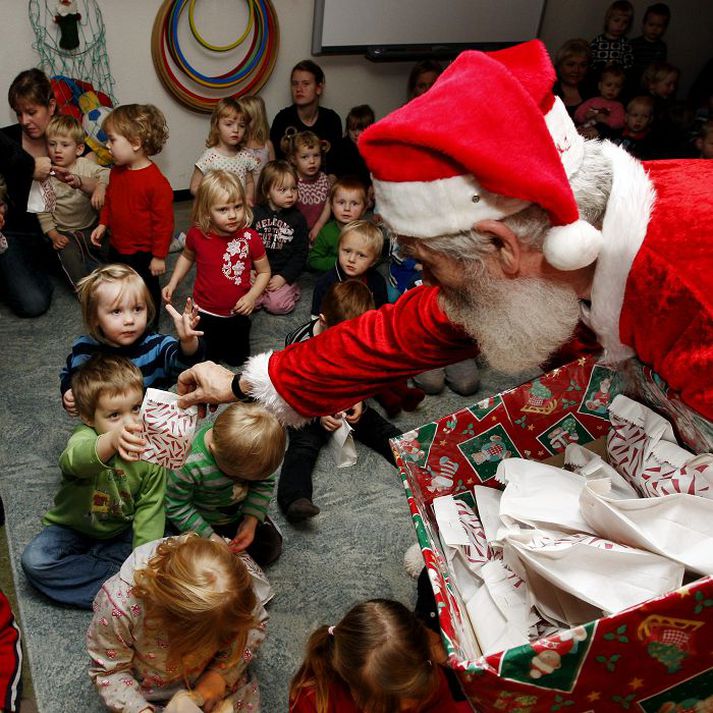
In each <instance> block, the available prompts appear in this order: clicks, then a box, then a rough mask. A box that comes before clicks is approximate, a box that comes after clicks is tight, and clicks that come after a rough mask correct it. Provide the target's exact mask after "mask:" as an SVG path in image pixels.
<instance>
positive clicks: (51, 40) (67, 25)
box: [29, 0, 116, 104]
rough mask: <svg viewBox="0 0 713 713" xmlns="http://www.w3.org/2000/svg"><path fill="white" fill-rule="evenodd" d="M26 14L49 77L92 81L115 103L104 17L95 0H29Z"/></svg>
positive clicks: (42, 64)
mask: <svg viewBox="0 0 713 713" xmlns="http://www.w3.org/2000/svg"><path fill="white" fill-rule="evenodd" d="M29 15H30V23H31V25H32V29H33V31H34V33H35V42H34V44H33V47H34V48H35V49H36V50H37V52H38V53H39V55H40V63H39V66H40V68H41V69H43V70H44V72H45V73H46V74H47V75H48V76H50V77H58V76H61V77H62V78H70V79H73V80H78V81H79V82H82V83H87V84H91V85H92V87H93V88H94V89H95V90H96V91H97V92H102V93H103V94H104V95H106V96H107V97H108V98H109V99H110V100H111V103H112V104H115V103H116V99H115V98H114V94H113V92H114V79H113V78H112V76H111V72H110V70H109V57H108V55H107V51H106V32H105V28H104V20H103V19H102V14H101V10H100V9H99V5H98V4H97V1H96V0H72V2H68V0H64V1H63V0H30V1H29Z"/></svg>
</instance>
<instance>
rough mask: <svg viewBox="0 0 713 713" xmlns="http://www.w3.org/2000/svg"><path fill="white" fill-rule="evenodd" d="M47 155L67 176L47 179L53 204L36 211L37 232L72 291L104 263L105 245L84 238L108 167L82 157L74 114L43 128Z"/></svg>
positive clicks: (101, 200) (100, 201) (80, 135)
mask: <svg viewBox="0 0 713 713" xmlns="http://www.w3.org/2000/svg"><path fill="white" fill-rule="evenodd" d="M46 136H47V152H48V154H49V157H50V159H51V160H52V164H53V165H55V166H59V167H61V168H64V169H67V171H68V173H67V175H66V178H64V179H63V180H59V179H58V178H55V177H50V182H51V185H52V189H53V191H54V195H55V200H54V205H53V206H52V207H51V209H50V211H48V212H46V213H40V214H39V215H38V216H37V217H38V219H39V221H40V226H41V228H42V232H43V233H44V234H45V235H46V236H47V237H48V238H49V239H50V240H51V241H52V247H54V249H55V250H56V251H57V256H58V257H59V261H60V264H61V265H62V269H63V270H64V272H65V274H66V275H67V278H68V279H69V281H70V283H71V284H72V287H76V286H77V282H79V280H81V279H82V278H83V277H85V276H86V275H88V274H89V273H90V272H91V271H92V270H93V269H94V268H95V267H97V266H98V265H100V264H101V263H102V262H106V249H105V246H103V247H102V248H97V247H96V246H95V245H93V244H92V242H91V241H90V239H89V236H90V235H91V233H92V230H93V229H94V227H95V226H96V224H97V221H98V215H97V211H98V210H99V209H100V208H101V207H102V205H103V203H104V193H105V191H106V186H107V184H108V183H109V169H108V168H105V167H103V166H99V165H98V164H96V163H95V162H94V161H91V160H90V159H88V158H84V157H83V156H82V154H83V153H84V130H83V129H82V126H81V124H80V123H79V122H78V121H77V119H75V118H74V117H73V116H66V115H64V114H62V115H59V116H55V117H53V118H52V120H51V121H50V123H49V125H48V126H47V132H46Z"/></svg>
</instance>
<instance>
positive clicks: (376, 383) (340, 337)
mask: <svg viewBox="0 0 713 713" xmlns="http://www.w3.org/2000/svg"><path fill="white" fill-rule="evenodd" d="M554 79H555V74H554V70H553V68H552V64H551V62H550V59H549V57H548V55H547V52H546V50H545V48H544V46H543V45H542V44H541V43H540V42H538V41H532V42H528V43H525V44H523V45H519V46H516V47H512V48H509V49H506V50H502V51H499V52H493V53H482V52H464V53H463V54H461V55H460V56H459V57H458V58H457V59H456V60H455V61H454V62H453V64H452V65H451V66H450V67H449V68H448V69H447V70H446V71H445V72H444V73H443V74H442V75H441V77H440V78H439V80H438V81H437V82H436V84H435V85H434V86H433V87H432V88H431V89H430V90H429V91H428V92H427V93H426V94H424V95H423V96H422V97H419V98H417V99H415V100H413V101H412V102H409V103H408V104H406V105H405V106H403V107H401V108H400V109H398V110H396V111H395V112H394V113H392V114H390V115H389V116H387V117H386V118H384V119H383V120H381V121H379V122H377V123H376V124H374V125H373V126H372V127H370V128H369V129H368V130H366V131H365V132H364V133H363V134H362V136H361V139H360V142H359V148H360V151H361V153H362V155H363V156H364V158H365V160H366V162H367V165H368V166H369V169H370V170H371V172H372V175H373V178H374V191H375V194H376V199H377V204H378V208H379V212H380V213H381V215H382V216H383V218H384V220H385V221H386V222H387V223H388V224H389V226H390V227H391V229H392V230H393V231H394V232H395V233H396V234H397V235H398V236H399V237H398V240H399V243H400V245H401V246H402V249H403V251H405V252H406V253H407V254H410V255H411V256H413V257H414V258H416V259H417V260H418V261H419V262H420V263H421V264H422V265H423V274H424V281H425V282H426V283H427V286H424V287H420V288H416V289H414V290H412V291H410V292H408V293H406V294H405V295H404V296H403V297H402V298H401V299H400V300H399V301H398V302H397V303H396V304H394V305H389V306H386V307H384V308H382V309H381V310H378V311H375V312H368V313H366V314H365V315H363V316H362V317H360V318H358V319H356V320H353V321H351V322H348V323H344V324H342V325H340V326H338V327H335V328H333V329H330V330H327V331H326V332H325V333H324V334H322V335H320V336H319V337H318V338H315V339H310V340H309V341H307V342H303V343H300V344H296V345H294V346H292V347H289V348H288V349H285V350H284V351H282V352H278V353H274V354H264V355H258V356H256V357H253V358H251V360H250V361H249V363H248V364H247V366H246V368H245V370H244V371H243V374H242V376H241V377H236V378H235V379H233V374H232V373H231V372H229V371H227V370H223V369H222V368H221V367H218V366H216V365H212V364H204V365H198V366H196V367H194V368H193V369H191V370H190V371H188V372H184V374H183V375H182V376H181V377H180V380H179V390H180V391H181V392H182V393H186V394H187V395H186V396H185V397H184V399H183V403H185V404H189V403H198V402H205V401H207V402H220V401H226V400H230V399H233V398H235V397H240V396H241V395H242V394H244V393H246V392H247V393H249V394H250V395H251V396H253V397H255V398H258V399H259V400H261V401H263V402H264V403H266V404H268V405H269V406H270V407H271V408H272V410H274V411H275V412H276V413H277V414H278V415H279V417H280V418H281V419H282V420H283V421H284V422H285V423H293V424H294V423H299V422H300V421H302V420H304V419H308V418H310V417H312V416H315V415H320V414H326V413H333V412H336V411H338V410H340V409H342V408H344V407H345V406H346V405H349V404H353V403H355V402H356V401H359V400H360V399H362V398H365V397H367V396H369V395H371V394H372V393H374V392H375V391H377V390H378V389H379V388H381V387H382V386H384V385H386V384H387V383H390V382H391V381H392V380H393V379H395V378H399V377H404V376H409V375H413V374H418V373H420V372H423V371H425V370H427V369H431V368H434V367H437V366H443V365H446V364H450V363H453V362H456V361H460V360H462V359H465V358H466V357H468V356H473V355H474V354H476V353H477V350H478V348H477V347H476V346H475V345H476V344H477V345H478V346H479V349H480V351H481V352H482V354H483V355H484V356H485V358H486V359H487V360H488V361H489V363H490V364H491V365H492V366H493V367H494V368H496V369H499V370H503V371H508V372H518V371H521V370H524V369H525V368H528V367H531V366H533V365H536V364H539V363H542V362H543V361H545V360H546V358H547V356H548V355H549V354H550V353H551V352H552V351H553V350H555V349H556V348H557V347H558V346H559V345H561V344H562V343H563V342H566V341H567V340H568V339H569V337H570V336H571V334H572V332H573V330H574V328H575V325H576V324H577V322H578V320H582V321H584V322H585V323H586V324H588V325H589V326H590V327H591V328H592V329H593V330H594V332H595V333H596V335H597V337H598V339H599V342H600V343H601V345H602V346H603V348H604V356H605V358H606V359H607V360H608V361H609V362H617V361H619V360H622V359H626V358H628V357H631V356H636V357H638V358H639V359H640V360H641V361H643V362H644V363H646V364H648V365H649V366H651V367H652V368H653V369H654V370H655V371H656V372H657V373H658V374H659V375H660V376H661V377H662V378H663V379H665V380H666V381H667V382H668V384H669V387H671V389H673V390H675V391H677V392H678V393H679V396H680V398H681V400H682V401H684V402H685V403H687V404H688V405H689V406H691V407H692V408H693V409H695V410H696V411H698V412H699V413H700V414H702V415H703V416H705V417H707V418H713V291H711V290H710V289H709V288H707V287H706V285H707V283H708V278H709V274H710V268H713V162H711V161H701V160H691V161H658V162H650V163H644V164H642V163H639V162H638V161H636V160H635V159H633V158H632V157H631V156H629V155H628V154H627V153H626V152H624V151H623V150H622V149H620V148H618V147H616V146H614V145H613V144H610V143H608V142H606V141H604V142H600V141H585V140H584V139H583V138H582V137H581V136H580V135H579V134H578V133H577V131H576V129H575V127H574V125H573V124H572V122H571V120H570V118H569V116H568V115H567V112H566V110H565V108H564V106H563V104H562V103H561V101H560V100H559V99H558V98H556V97H554V96H553V94H552V85H553V82H554ZM187 392H191V393H187Z"/></svg>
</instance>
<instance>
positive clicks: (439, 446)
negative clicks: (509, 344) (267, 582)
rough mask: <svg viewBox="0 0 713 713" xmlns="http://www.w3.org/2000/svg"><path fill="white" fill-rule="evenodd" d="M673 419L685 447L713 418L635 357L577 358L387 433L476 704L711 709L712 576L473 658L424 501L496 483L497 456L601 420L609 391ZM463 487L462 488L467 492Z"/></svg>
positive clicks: (524, 712) (603, 423)
mask: <svg viewBox="0 0 713 713" xmlns="http://www.w3.org/2000/svg"><path fill="white" fill-rule="evenodd" d="M621 392H625V393H627V394H628V395H630V396H631V397H632V398H635V399H638V400H640V401H642V402H646V403H647V405H648V406H650V407H651V408H654V409H655V410H657V411H659V412H660V413H662V415H664V416H666V417H667V418H669V419H671V420H672V422H673V425H674V430H675V431H676V434H677V436H678V437H679V439H680V442H681V445H685V446H687V447H689V448H691V449H692V450H694V451H704V450H706V451H707V450H713V424H711V423H710V422H708V421H706V420H705V419H702V418H701V417H700V416H697V415H696V414H694V413H692V412H691V411H690V410H689V409H687V408H686V407H685V405H683V404H682V403H680V402H679V401H677V400H676V398H675V395H673V394H670V393H669V392H668V390H667V388H666V385H665V384H663V383H662V382H661V381H660V379H658V378H657V377H656V375H654V374H652V373H651V372H650V370H647V369H646V368H645V367H643V366H641V365H640V364H638V363H636V362H631V363H627V365H626V366H625V368H624V369H622V370H619V371H617V372H614V371H612V370H611V369H609V368H607V367H605V366H602V365H600V364H597V363H596V362H595V361H594V359H592V358H591V357H589V358H582V359H579V360H578V361H576V362H572V363H571V364H568V365H566V366H564V367H560V368H558V369H555V370H554V371H551V372H549V373H548V374H545V375H543V376H541V377H539V378H537V379H535V380H533V381H531V382H529V383H526V384H523V385H522V386H519V387H517V388H515V389H511V390H510V391H506V392H503V393H501V394H498V395H496V396H493V397H490V398H488V399H485V400H483V401H481V402H479V403H477V404H475V405H474V406H472V407H470V408H467V409H463V410H461V411H458V412H456V413H454V414H451V415H449V416H446V417H444V418H442V419H440V420H439V421H435V422H432V423H428V424H426V425H424V426H422V427H421V428H419V429H417V430H415V431H410V432H409V433H406V434H404V435H403V436H402V437H401V438H399V439H396V440H395V441H393V446H394V452H395V454H396V460H397V464H398V466H399V470H400V473H401V477H402V480H403V483H404V488H405V490H406V496H407V499H408V504H409V508H410V510H411V514H412V517H413V522H414V526H415V528H416V534H417V537H418V541H419V544H420V546H421V550H422V553H423V558H424V561H425V564H426V566H427V568H428V573H429V577H430V580H431V584H432V586H433V591H434V595H435V598H436V602H437V605H438V609H439V620H440V626H441V634H442V638H443V642H444V645H445V647H446V652H447V654H448V665H449V666H450V667H451V668H452V669H454V670H455V671H456V672H457V674H458V676H459V679H460V681H461V684H462V686H463V690H464V691H465V693H466V694H467V695H468V697H469V700H470V701H471V703H472V704H473V706H474V709H475V710H476V711H479V712H480V713H491V712H492V713H495V712H498V713H505V712H507V713H544V712H545V711H546V712H547V713H550V712H554V711H567V710H569V711H571V712H572V713H589V712H591V713H603V712H606V711H638V712H641V711H644V713H684V712H688V711H691V712H693V711H696V712H698V711H708V710H713V644H712V643H711V642H713V577H704V578H702V579H699V580H696V581H695V582H692V583H691V584H689V585H687V586H685V587H683V588H681V589H680V590H677V591H673V592H670V593H668V594H666V595H664V596H662V597H657V598H654V599H651V600H649V601H647V602H644V603H643V604H641V605H639V606H637V607H633V608H630V609H627V610H625V611H622V612H619V613H617V614H615V615H613V616H610V617H606V618H603V619H598V620H596V621H592V622H589V623H588V624H585V625H584V626H582V627H575V628H574V629H572V630H570V631H566V632H561V633H560V634H558V635H556V636H552V637H549V638H545V639H540V640H538V641H533V642H530V643H529V644H526V645H524V646H518V647H516V648H513V649H508V650H506V651H501V652H499V653H497V654H493V655H490V656H480V657H476V658H474V657H473V656H472V654H471V655H470V656H469V655H468V653H467V651H466V648H465V646H464V641H465V634H464V633H463V632H464V631H465V627H466V623H465V621H466V620H465V617H466V616H467V614H466V611H465V608H464V606H463V603H462V601H461V600H460V596H459V594H458V590H457V588H456V587H455V585H454V581H453V577H452V573H451V572H450V571H449V566H448V564H447V560H446V557H445V556H444V554H443V551H442V549H441V545H440V541H439V538H438V534H437V526H436V521H435V518H434V517H433V511H432V508H431V501H432V500H433V498H434V497H437V496H440V495H446V494H455V495H457V494H458V493H465V491H468V490H470V489H471V488H472V487H473V486H474V485H483V484H484V485H488V486H492V487H501V486H500V485H499V483H497V482H496V480H495V477H494V476H495V471H496V470H497V466H498V464H499V463H500V461H501V460H502V459H504V458H508V457H511V456H518V457H522V458H530V459H533V460H546V459H550V458H552V457H553V456H556V455H558V454H560V453H561V452H562V451H563V450H564V449H565V447H566V446H567V444H568V443H571V442H575V443H579V444H581V445H584V444H586V443H588V442H590V441H594V440H597V439H601V437H602V436H604V435H606V433H607V431H608V429H609V421H608V417H607V407H608V405H609V403H610V402H611V400H612V399H613V398H614V396H615V395H616V394H617V393H621ZM466 497H468V496H467V495H466Z"/></svg>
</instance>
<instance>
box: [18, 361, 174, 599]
mask: <svg viewBox="0 0 713 713" xmlns="http://www.w3.org/2000/svg"><path fill="white" fill-rule="evenodd" d="M72 391H73V393H74V398H75V402H76V406H77V409H78V411H79V417H80V418H81V420H82V421H83V422H84V425H82V426H78V427H77V428H75V429H74V432H73V433H72V436H71V437H70V439H69V443H68V444H67V447H66V448H65V450H64V452H63V453H62V455H61V456H60V460H59V466H60V469H61V471H62V483H61V485H60V489H59V492H58V493H57V495H56V497H55V501H54V507H52V508H51V509H50V510H49V511H48V512H47V514H46V515H45V516H44V518H43V522H44V524H45V528H44V529H43V530H42V532H40V533H39V535H37V536H36V537H35V538H34V539H33V540H32V541H31V542H30V544H29V545H27V547H26V548H25V551H24V552H23V553H22V568H23V570H24V571H25V574H26V576H27V578H28V580H29V581H30V583H31V584H32V585H33V586H34V587H35V588H36V589H39V590H40V591H41V592H42V593H44V594H46V595H47V596H48V597H50V599H54V600H55V601H57V602H61V603H62V604H69V605H72V606H77V607H81V608H83V609H91V607H92V602H93V600H94V597H95V595H96V593H97V592H98V591H99V589H100V587H101V586H102V584H103V583H104V582H105V581H106V580H107V579H108V578H109V577H112V576H113V575H114V574H116V573H117V572H118V571H119V568H120V567H121V564H122V563H123V561H124V560H125V559H126V558H127V557H128V556H129V555H130V554H131V550H132V549H133V548H135V547H138V546H139V545H143V544H145V543H147V542H151V541H153V540H156V539H159V538H160V537H163V534H164V525H165V515H164V506H163V498H164V493H165V482H166V470H165V469H164V468H162V467H161V466H158V465H154V464H152V463H145V462H143V461H140V460H139V454H140V453H141V451H142V449H143V447H144V445H145V443H144V439H143V438H142V437H141V436H140V435H139V434H140V432H141V423H140V420H139V412H140V410H141V402H142V400H143V378H142V376H141V372H140V371H139V369H138V368H137V367H136V366H134V365H133V364H132V363H131V362H130V361H129V360H128V359H125V358H124V357H116V356H108V355H104V354H96V355H95V356H93V357H92V358H91V359H89V361H87V362H86V363H85V364H83V365H82V366H81V367H80V368H79V370H78V371H77V372H76V374H75V375H74V377H73V378H72Z"/></svg>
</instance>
